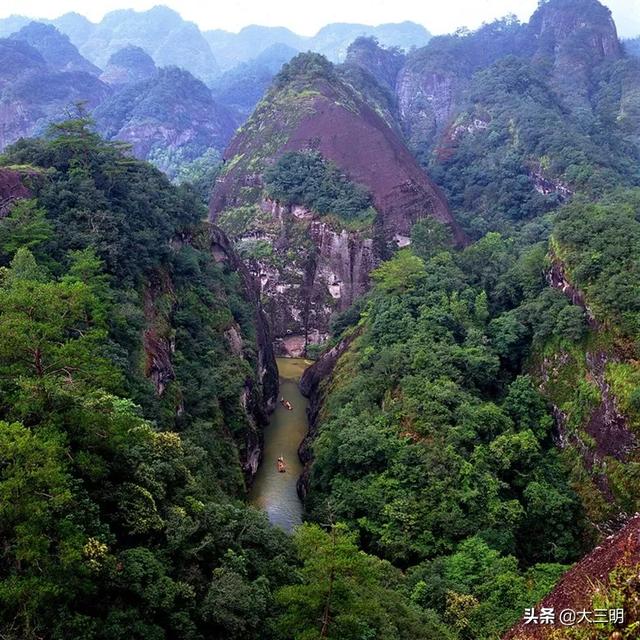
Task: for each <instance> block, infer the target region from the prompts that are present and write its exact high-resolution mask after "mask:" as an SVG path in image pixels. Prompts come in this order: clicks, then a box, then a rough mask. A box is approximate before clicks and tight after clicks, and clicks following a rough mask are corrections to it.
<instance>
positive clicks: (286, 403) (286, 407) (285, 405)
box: [280, 398, 293, 411]
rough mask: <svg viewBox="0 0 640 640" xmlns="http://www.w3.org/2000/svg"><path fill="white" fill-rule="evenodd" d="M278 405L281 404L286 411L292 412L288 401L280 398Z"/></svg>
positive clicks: (291, 406)
mask: <svg viewBox="0 0 640 640" xmlns="http://www.w3.org/2000/svg"><path fill="white" fill-rule="evenodd" d="M280 404H282V406H283V407H284V408H285V409H286V410H287V411H293V405H292V404H291V403H290V402H289V401H288V400H285V399H284V398H280Z"/></svg>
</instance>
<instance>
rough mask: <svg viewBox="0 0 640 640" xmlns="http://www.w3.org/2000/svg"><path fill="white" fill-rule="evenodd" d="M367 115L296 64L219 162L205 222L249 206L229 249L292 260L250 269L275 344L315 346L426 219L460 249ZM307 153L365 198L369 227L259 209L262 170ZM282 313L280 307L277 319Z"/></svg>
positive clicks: (424, 181) (413, 173)
mask: <svg viewBox="0 0 640 640" xmlns="http://www.w3.org/2000/svg"><path fill="white" fill-rule="evenodd" d="M374 106H375V105H374ZM374 106H371V105H370V104H368V102H367V101H366V100H365V97H364V95H363V93H362V89H361V88H356V87H354V86H352V85H351V84H350V83H349V82H348V81H347V80H346V79H345V78H343V77H341V76H340V75H339V73H338V72H336V70H335V69H334V68H333V67H332V65H330V64H329V63H328V62H327V61H326V60H324V59H323V58H320V57H319V56H316V57H315V58H314V57H313V54H311V55H310V56H298V58H295V59H294V61H292V63H290V65H288V66H287V67H285V69H284V70H283V72H282V73H281V75H280V76H279V77H278V79H277V80H276V84H275V85H274V87H272V89H271V90H270V92H269V93H268V94H267V97H266V98H265V99H264V100H263V101H262V102H261V103H260V104H259V105H258V108H257V109H256V111H255V112H254V114H253V116H252V117H251V118H250V120H249V121H248V122H247V124H246V125H245V126H244V127H243V128H242V129H241V130H240V131H239V132H238V134H237V135H236V137H235V138H234V139H233V141H232V142H231V144H230V145H229V147H228V149H227V151H226V152H225V156H224V157H225V161H226V165H227V166H226V167H225V170H224V171H223V175H222V177H221V178H220V179H219V180H218V182H217V184H216V186H215V189H214V192H213V195H212V199H211V205H210V215H211V219H212V220H214V221H215V220H218V219H224V218H225V216H227V215H228V212H229V211H230V210H234V209H236V208H237V207H241V206H253V207H255V211H256V214H255V219H254V220H253V221H252V224H251V231H250V232H247V233H243V232H241V233H239V234H237V236H236V240H237V241H239V242H241V243H242V242H245V241H247V240H249V239H251V238H253V239H254V240H255V239H259V240H262V241H267V242H268V243H269V244H270V245H271V246H272V247H273V249H274V252H275V253H276V256H285V255H287V254H288V253H290V254H291V255H292V256H293V257H292V259H289V260H288V261H286V262H285V264H282V262H283V261H282V260H279V261H278V260H275V261H271V263H272V264H271V266H269V264H268V262H269V261H267V263H265V261H262V262H260V261H258V264H257V268H258V269H259V270H260V271H259V272H258V273H257V275H258V276H259V278H260V279H261V281H262V284H263V292H264V293H265V294H266V295H267V297H268V298H269V301H268V302H267V303H266V304H265V307H266V308H267V309H270V310H271V313H270V317H271V320H272V322H273V327H274V333H275V335H276V337H278V338H280V339H281V340H283V341H284V339H285V338H286V337H287V336H291V335H294V336H303V337H304V339H305V341H306V342H314V341H317V340H319V339H321V338H322V337H323V334H324V333H325V332H326V330H327V326H328V321H329V317H330V316H331V314H332V313H333V311H334V310H336V309H343V308H346V307H347V306H348V305H349V304H351V303H352V302H353V300H354V299H355V298H357V297H358V296H359V295H360V294H361V293H363V292H364V291H365V290H366V288H367V286H368V273H369V271H370V270H371V268H372V267H373V266H375V264H376V263H377V261H378V260H379V259H380V257H381V247H384V246H385V245H393V244H395V243H396V238H397V237H398V236H402V237H408V236H409V235H410V231H411V227H412V225H413V224H414V223H415V222H416V221H417V220H418V219H420V218H423V217H425V216H433V217H435V218H436V219H438V220H440V221H441V222H443V223H445V224H448V225H449V226H450V227H451V229H452V231H453V234H454V236H455V237H456V239H457V240H458V241H459V242H462V241H463V234H462V232H461V231H460V229H459V227H458V225H457V224H456V222H455V221H454V220H453V218H452V216H451V214H450V212H449V209H448V206H447V203H446V201H445V199H444V197H443V195H442V194H441V193H440V191H439V189H438V188H437V187H436V186H435V185H434V184H433V183H432V182H431V181H430V180H429V178H428V176H427V175H426V174H425V173H424V171H423V170H422V169H421V168H420V167H419V165H418V164H417V162H416V160H415V159H414V157H413V156H412V154H411V153H410V152H409V150H408V149H407V148H406V147H405V146H404V144H403V142H402V140H401V138H400V137H399V135H398V133H397V131H395V130H394V129H393V128H392V127H390V126H389V125H388V124H387V122H386V121H385V119H384V118H383V117H382V116H381V115H380V113H378V112H377V111H376V109H375V108H374ZM309 149H313V150H315V151H317V152H319V153H320V154H321V155H322V157H323V158H325V159H326V160H329V161H332V162H333V163H335V164H336V165H337V166H338V167H339V168H340V169H341V170H342V171H344V173H345V174H346V175H347V176H348V177H349V178H350V179H351V180H352V181H353V182H355V183H357V184H359V185H362V186H364V187H365V188H367V189H368V190H369V192H370V193H371V195H372V197H373V203H374V207H375V209H376V211H377V218H376V221H375V223H374V224H373V225H371V226H369V227H368V228H366V229H362V230H361V231H358V232H354V231H348V230H347V229H346V228H345V227H341V226H340V224H341V223H340V222H339V219H337V221H336V219H332V221H331V223H329V222H328V221H327V220H324V219H322V218H321V217H320V216H318V215H315V214H314V213H313V212H309V211H307V212H305V211H302V210H300V209H298V210H296V208H295V207H294V208H286V207H280V206H279V205H278V204H277V203H271V202H269V201H268V200H267V198H266V196H265V192H264V184H263V178H262V175H263V172H264V171H265V169H266V168H267V167H269V166H270V165H271V164H272V163H274V162H275V161H276V160H277V159H278V158H279V157H280V156H281V155H282V154H283V153H285V152H287V151H303V150H309ZM259 212H261V214H260V215H264V213H265V212H266V214H267V218H268V220H267V221H265V222H261V221H260V220H258V218H259V217H260V216H259V215H258V213H259ZM336 213H337V214H338V215H339V213H340V212H336ZM256 236H259V237H256ZM301 249H302V250H301ZM277 263H280V264H277ZM283 307H284V308H287V307H290V312H287V314H286V317H283V316H282V311H281V308H283ZM283 344H284V342H283Z"/></svg>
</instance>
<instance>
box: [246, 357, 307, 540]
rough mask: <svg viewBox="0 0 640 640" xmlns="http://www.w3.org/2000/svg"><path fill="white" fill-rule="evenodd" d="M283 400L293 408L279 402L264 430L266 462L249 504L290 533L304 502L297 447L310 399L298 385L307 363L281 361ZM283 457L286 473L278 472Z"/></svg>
mask: <svg viewBox="0 0 640 640" xmlns="http://www.w3.org/2000/svg"><path fill="white" fill-rule="evenodd" d="M276 361H277V364H278V373H279V376H280V397H281V398H282V399H283V400H284V401H286V402H289V403H290V404H291V406H292V408H291V409H288V408H287V407H286V406H285V405H284V402H279V403H278V406H277V407H276V410H275V412H274V413H273V414H272V416H271V418H270V421H269V425H268V426H267V427H266V428H265V430H264V449H263V461H262V464H261V466H260V468H259V469H258V472H257V473H256V475H255V478H254V479H253V484H252V486H251V491H250V493H249V502H250V503H251V504H253V505H255V506H256V507H258V508H260V509H263V510H264V511H266V513H267V516H268V517H269V521H270V522H271V523H272V524H275V525H277V526H279V527H282V528H283V529H284V530H285V531H289V532H291V531H292V530H293V529H294V527H296V526H297V525H299V524H301V523H302V503H301V502H300V498H299V496H298V492H297V488H296V485H297V483H298V478H299V476H300V474H301V473H302V464H301V463H300V459H299V458H298V447H299V446H300V444H301V443H302V441H303V440H304V438H305V436H306V435H307V430H308V425H307V412H306V411H307V400H306V398H305V397H304V396H303V395H302V394H301V393H300V391H299V390H298V383H299V380H300V377H301V376H302V373H303V372H304V370H305V368H307V367H308V366H309V364H311V363H310V362H309V361H308V360H304V359H296V358H278V359H277V360H276ZM281 457H282V458H283V460H284V463H285V465H286V466H285V471H284V472H283V473H281V472H279V469H278V467H277V461H278V459H279V458H281Z"/></svg>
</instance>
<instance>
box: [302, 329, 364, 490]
mask: <svg viewBox="0 0 640 640" xmlns="http://www.w3.org/2000/svg"><path fill="white" fill-rule="evenodd" d="M358 335H359V334H358V332H357V331H354V332H353V333H352V334H351V335H349V336H348V337H346V338H343V339H342V340H340V342H339V343H338V344H337V345H336V346H335V347H333V348H332V349H329V351H326V352H325V353H323V354H322V356H321V357H320V358H319V359H318V360H316V361H315V362H314V363H313V364H312V365H311V366H310V367H309V368H308V369H306V370H305V372H304V373H303V375H302V378H301V379H300V391H301V393H302V395H304V396H305V397H307V398H309V401H310V402H309V408H308V409H307V417H308V422H309V431H308V432H307V435H306V436H305V438H304V440H303V441H302V442H301V443H300V447H299V448H298V457H299V458H300V461H301V462H302V463H303V464H304V469H303V471H302V474H301V475H300V478H298V483H297V489H298V495H299V496H300V499H301V500H304V499H305V497H306V495H307V492H308V489H309V472H310V469H311V463H312V453H311V445H312V444H313V441H314V439H315V437H316V435H317V431H318V416H319V414H320V409H321V408H322V403H323V402H324V393H323V389H322V383H323V382H324V381H325V380H328V379H329V378H330V376H331V374H332V373H333V369H334V368H335V366H336V363H337V362H338V360H339V359H340V356H342V354H343V353H344V352H345V351H346V350H347V349H348V348H349V345H350V344H351V343H352V342H353V341H354V340H355V339H356V338H357V337H358Z"/></svg>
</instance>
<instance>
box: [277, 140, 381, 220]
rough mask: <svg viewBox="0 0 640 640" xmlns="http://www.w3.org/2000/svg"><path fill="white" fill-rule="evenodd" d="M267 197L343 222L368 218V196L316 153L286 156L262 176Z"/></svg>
mask: <svg viewBox="0 0 640 640" xmlns="http://www.w3.org/2000/svg"><path fill="white" fill-rule="evenodd" d="M265 183H266V187H267V192H268V193H269V195H270V197H272V198H274V199H275V200H278V201H280V202H282V203H284V204H297V205H304V206H305V207H307V208H309V209H311V210H312V211H316V212H318V213H320V214H330V213H333V214H336V215H338V216H339V217H341V218H344V219H346V220H351V219H354V218H362V217H364V216H367V215H368V213H369V209H370V207H371V203H372V201H371V196H370V194H369V193H367V191H366V190H365V189H364V188H363V187H360V186H358V185H355V184H353V183H352V182H351V181H350V180H349V178H347V177H346V176H345V175H344V174H342V173H341V172H340V170H339V169H338V167H336V165H334V164H333V163H332V162H329V161H327V160H325V159H324V158H323V157H322V155H321V154H320V153H317V152H300V151H291V152H288V153H285V154H284V155H283V156H282V157H281V158H280V159H279V160H278V161H277V162H276V164H275V165H273V167H270V168H269V169H268V170H267V171H266V173H265Z"/></svg>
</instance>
